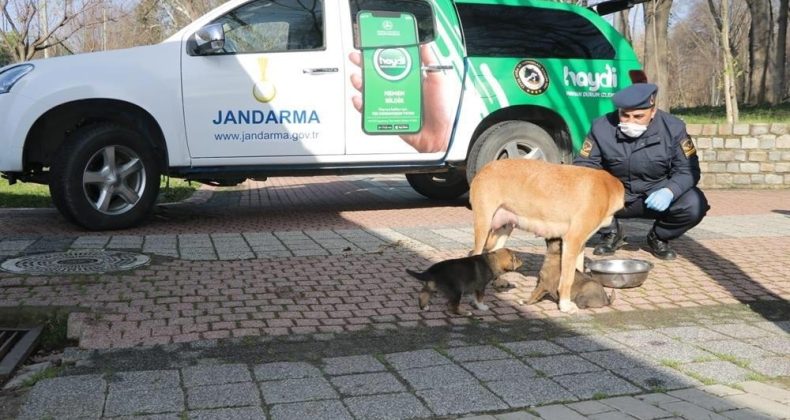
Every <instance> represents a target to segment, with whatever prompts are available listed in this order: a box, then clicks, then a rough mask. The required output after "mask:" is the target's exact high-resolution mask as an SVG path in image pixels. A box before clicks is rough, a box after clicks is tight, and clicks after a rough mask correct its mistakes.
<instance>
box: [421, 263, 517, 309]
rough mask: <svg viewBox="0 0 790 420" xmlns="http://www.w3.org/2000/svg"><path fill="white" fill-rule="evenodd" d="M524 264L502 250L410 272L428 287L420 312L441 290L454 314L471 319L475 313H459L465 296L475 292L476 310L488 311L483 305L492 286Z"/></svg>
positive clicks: (423, 294) (422, 294)
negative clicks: (498, 279) (489, 286)
mask: <svg viewBox="0 0 790 420" xmlns="http://www.w3.org/2000/svg"><path fill="white" fill-rule="evenodd" d="M522 264H523V262H522V261H521V260H520V259H518V258H516V254H514V253H513V251H511V250H509V249H507V248H501V249H498V250H496V251H494V252H489V253H485V254H482V255H473V256H470V257H464V258H456V259H452V260H445V261H441V262H438V263H436V264H434V265H432V266H430V267H428V269H427V270H425V271H423V272H421V273H420V272H416V271H412V270H409V269H406V272H407V273H409V274H410V275H411V276H412V277H414V278H416V279H417V280H420V281H422V282H424V283H425V285H424V286H423V287H422V290H421V291H420V300H419V303H420V309H423V310H425V309H427V308H428V303H429V302H430V299H431V295H433V293H434V292H435V291H436V290H440V291H441V292H442V293H443V294H444V295H445V297H447V306H448V307H449V310H450V312H451V313H454V314H458V315H465V316H469V315H472V313H471V312H469V311H461V310H460V309H459V305H460V304H461V298H462V297H463V295H464V293H468V292H472V291H474V292H475V294H474V297H473V300H472V306H474V307H475V308H477V309H479V310H481V311H485V310H488V306H487V305H485V304H483V297H484V296H485V289H486V286H487V285H488V283H491V282H492V281H494V280H495V279H496V278H497V277H499V276H501V275H502V274H504V273H505V272H507V271H516V270H517V269H518V268H519V267H521V265H522Z"/></svg>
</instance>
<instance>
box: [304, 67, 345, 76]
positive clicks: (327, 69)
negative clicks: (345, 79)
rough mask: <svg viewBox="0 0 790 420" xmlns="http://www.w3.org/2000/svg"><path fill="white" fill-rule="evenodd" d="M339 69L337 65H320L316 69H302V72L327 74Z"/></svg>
mask: <svg viewBox="0 0 790 420" xmlns="http://www.w3.org/2000/svg"><path fill="white" fill-rule="evenodd" d="M338 71H339V70H338V68H337V67H318V68H314V69H302V73H304V74H325V73H337V72H338Z"/></svg>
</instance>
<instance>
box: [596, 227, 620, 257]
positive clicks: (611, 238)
mask: <svg viewBox="0 0 790 420" xmlns="http://www.w3.org/2000/svg"><path fill="white" fill-rule="evenodd" d="M624 235H625V231H624V229H623V227H622V226H621V225H620V222H619V221H618V220H617V219H614V230H613V231H611V232H607V233H605V234H603V236H602V237H601V242H600V243H599V244H598V245H596V246H595V249H594V250H593V254H594V255H603V256H605V255H612V254H614V252H615V251H617V250H618V249H620V248H622V247H623V246H624V245H625V236H624Z"/></svg>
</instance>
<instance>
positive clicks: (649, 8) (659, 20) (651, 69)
mask: <svg viewBox="0 0 790 420" xmlns="http://www.w3.org/2000/svg"><path fill="white" fill-rule="evenodd" d="M642 7H643V10H644V18H645V58H644V62H645V63H644V64H645V73H646V74H647V77H648V79H649V80H652V81H654V83H656V84H657V85H658V86H659V89H661V90H665V91H668V90H667V89H668V88H669V41H668V40H669V36H668V32H669V11H670V9H671V8H672V0H650V1H649V2H647V3H644V4H643V5H642ZM658 107H659V108H662V109H665V110H669V108H670V103H669V95H658Z"/></svg>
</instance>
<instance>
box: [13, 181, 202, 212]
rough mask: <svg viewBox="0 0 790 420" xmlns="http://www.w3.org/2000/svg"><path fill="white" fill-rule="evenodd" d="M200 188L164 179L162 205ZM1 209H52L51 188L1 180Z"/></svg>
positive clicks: (194, 183)
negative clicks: (10, 183) (11, 183)
mask: <svg viewBox="0 0 790 420" xmlns="http://www.w3.org/2000/svg"><path fill="white" fill-rule="evenodd" d="M198 187H199V184H198V183H196V182H191V181H186V180H183V179H176V178H168V177H162V181H161V183H160V189H159V198H158V199H157V201H158V202H160V203H172V202H176V201H181V200H184V199H186V198H188V197H189V196H191V195H192V193H194V192H195V190H197V189H198ZM0 207H4V208H44V207H52V200H51V199H50V196H49V187H48V186H46V185H42V184H33V183H30V182H17V183H16V184H14V185H8V180H7V179H5V178H2V179H0Z"/></svg>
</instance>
